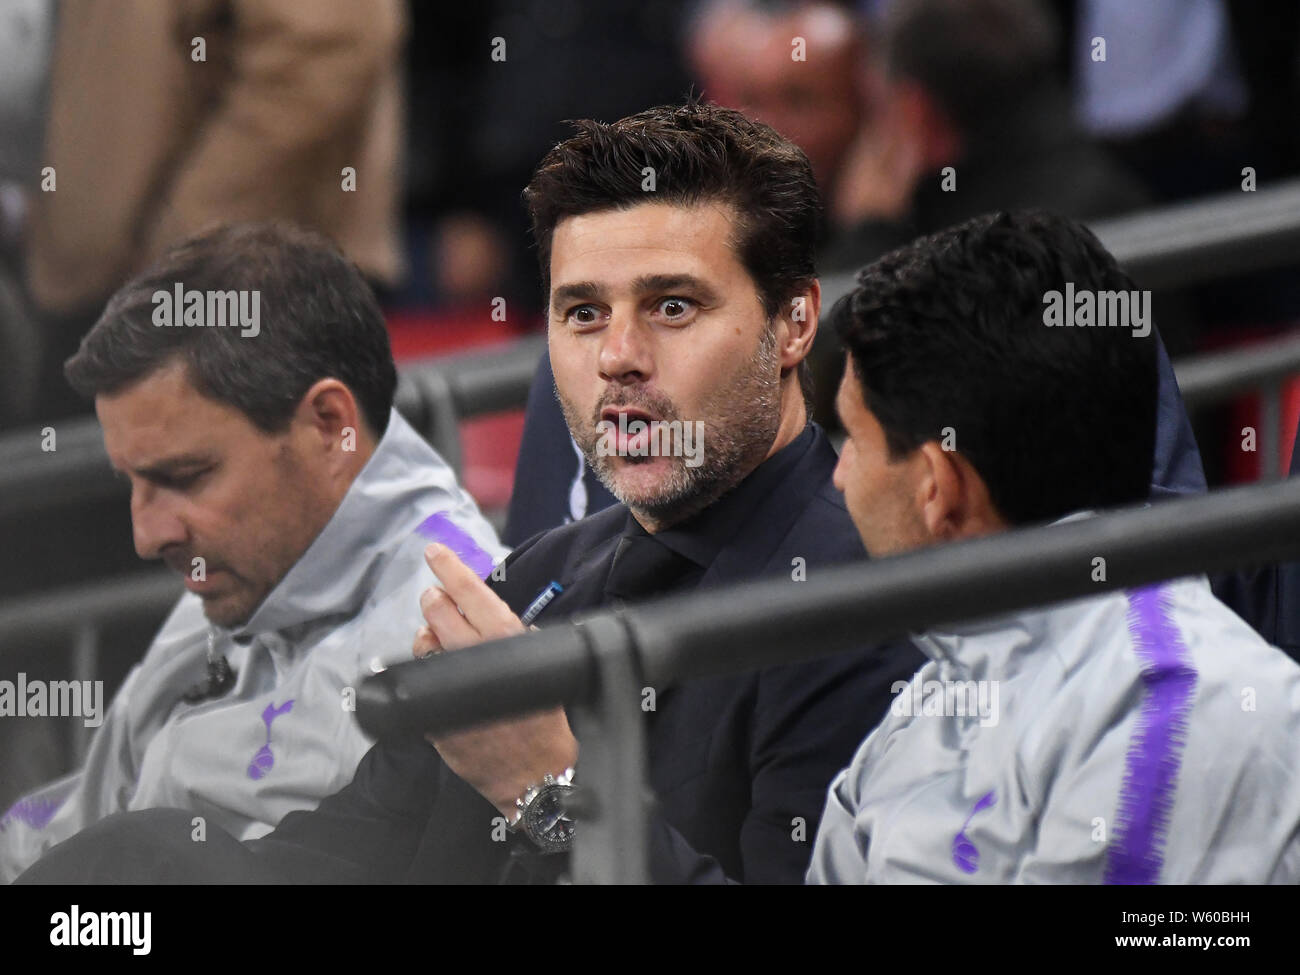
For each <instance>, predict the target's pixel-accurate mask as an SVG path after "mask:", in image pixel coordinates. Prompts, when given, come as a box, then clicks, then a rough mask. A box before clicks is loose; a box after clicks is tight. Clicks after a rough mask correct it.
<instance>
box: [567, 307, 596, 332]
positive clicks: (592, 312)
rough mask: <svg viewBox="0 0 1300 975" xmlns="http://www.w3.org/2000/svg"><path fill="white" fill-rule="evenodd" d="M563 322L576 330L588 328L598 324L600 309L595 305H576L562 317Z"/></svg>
mask: <svg viewBox="0 0 1300 975" xmlns="http://www.w3.org/2000/svg"><path fill="white" fill-rule="evenodd" d="M564 317H565V321H567V322H568V323H569V324H570V325H574V326H576V327H578V328H590V327H591V326H593V325H599V324H600V309H599V308H597V307H596V306H595V305H577V306H575V307H573V308H570V309H569V311H568V313H567V314H566V315H565V316H564Z"/></svg>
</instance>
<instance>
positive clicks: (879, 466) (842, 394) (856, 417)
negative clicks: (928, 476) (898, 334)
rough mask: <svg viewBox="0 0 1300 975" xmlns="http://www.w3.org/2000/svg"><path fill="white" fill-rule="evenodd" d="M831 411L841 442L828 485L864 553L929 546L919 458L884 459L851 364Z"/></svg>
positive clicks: (880, 435) (881, 432) (877, 428)
mask: <svg viewBox="0 0 1300 975" xmlns="http://www.w3.org/2000/svg"><path fill="white" fill-rule="evenodd" d="M835 407H836V411H837V412H838V413H839V416H840V422H842V423H843V424H844V432H845V433H846V434H847V439H846V440H845V441H844V446H843V447H842V448H841V449H840V460H839V463H838V464H836V465H835V477H834V483H835V486H836V487H837V488H838V489H839V490H840V492H841V493H842V494H843V495H844V503H845V504H846V505H847V506H848V509H849V517H850V518H852V519H853V525H854V527H855V528H857V530H858V534H859V535H860V536H862V544H863V545H864V546H865V547H866V549H867V553H868V554H869V555H871V556H872V557H874V558H879V557H880V556H883V555H895V554H898V553H899V552H906V551H908V550H909V549H913V548H919V547H920V546H922V545H926V544H929V543H930V542H932V541H934V539H933V538H932V537H931V535H930V533H929V532H928V531H927V529H926V523H925V519H924V517H923V516H922V514H921V505H922V504H923V501H924V499H923V497H922V492H923V490H924V486H923V478H924V476H925V473H926V472H925V465H924V464H923V463H921V461H922V458H921V457H920V452H919V451H914V452H913V453H912V454H911V455H909V456H906V457H901V458H899V459H897V460H891V459H890V457H889V445H888V444H887V442H886V440H885V428H884V427H882V426H881V425H880V421H879V420H877V419H876V417H875V414H874V413H872V412H871V410H870V409H868V408H867V405H866V401H865V399H864V397H863V395H862V385H861V383H859V382H858V378H857V374H856V373H855V372H854V370H853V362H852V360H849V362H848V363H847V364H846V366H845V370H844V378H843V380H842V381H841V382H840V390H839V394H838V396H837V397H836V400H835Z"/></svg>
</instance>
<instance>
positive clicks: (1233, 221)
mask: <svg viewBox="0 0 1300 975" xmlns="http://www.w3.org/2000/svg"><path fill="white" fill-rule="evenodd" d="M1088 225H1089V226H1090V227H1091V229H1092V231H1093V233H1095V234H1096V235H1097V237H1098V239H1099V240H1100V241H1101V242H1102V244H1104V245H1105V246H1106V249H1107V250H1109V251H1110V252H1111V253H1112V254H1114V255H1115V259H1116V260H1117V261H1119V263H1120V264H1121V265H1122V266H1123V267H1124V269H1125V270H1126V271H1127V272H1128V273H1129V275H1130V276H1131V277H1132V278H1133V280H1134V281H1135V282H1136V283H1137V284H1138V286H1139V287H1142V288H1175V287H1179V286H1182V285H1187V284H1199V283H1201V282H1204V281H1214V280H1220V279H1223V278H1227V277H1232V276H1233V275H1235V274H1242V273H1245V272H1249V271H1264V270H1270V269H1272V268H1277V267H1284V266H1287V265H1291V264H1296V263H1300V259H1298V258H1297V254H1300V179H1291V180H1286V181H1284V182H1279V183H1278V184H1276V185H1275V186H1270V187H1266V188H1264V189H1260V190H1256V191H1254V192H1249V193H1247V192H1231V193H1223V194H1220V195H1217V196H1212V197H1207V198H1203V199H1199V200H1192V201H1188V202H1185V203H1176V204H1173V205H1171V206H1165V207H1160V208H1158V209H1150V210H1140V211H1138V212H1137V213H1133V214H1129V215H1127V216H1123V217H1113V218H1110V219H1107V220H1097V221H1088ZM864 263H866V262H865V261H864ZM853 278H854V275H853V274H834V275H826V276H825V277H823V278H822V282H821V284H822V303H823V305H824V306H826V307H830V305H831V304H832V303H833V302H835V301H836V300H837V299H838V298H839V297H840V296H841V295H844V294H846V293H847V292H848V291H850V290H851V289H852V288H853V285H854V281H853Z"/></svg>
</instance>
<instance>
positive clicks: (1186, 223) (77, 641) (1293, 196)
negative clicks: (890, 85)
mask: <svg viewBox="0 0 1300 975" xmlns="http://www.w3.org/2000/svg"><path fill="white" fill-rule="evenodd" d="M1093 229H1094V230H1095V231H1096V232H1097V234H1098V236H1099V237H1100V238H1101V239H1102V241H1103V242H1104V243H1105V244H1106V245H1107V246H1108V247H1109V248H1110V249H1111V250H1112V252H1113V253H1115V255H1116V256H1117V257H1118V258H1119V259H1120V260H1121V262H1122V263H1124V264H1125V266H1126V268H1127V269H1128V270H1129V271H1130V272H1131V273H1132V274H1133V275H1134V277H1135V278H1138V279H1139V280H1141V282H1142V283H1143V285H1144V286H1148V287H1151V286H1157V287H1163V286H1170V285H1177V284H1181V283H1186V282H1188V281H1192V280H1198V281H1199V280H1207V279H1210V278H1215V277H1222V276H1225V275H1230V274H1233V273H1237V272H1240V271H1242V270H1259V269H1263V268H1269V267H1276V266H1279V265H1283V264H1286V263H1290V262H1293V261H1294V260H1295V254H1296V253H1300V250H1297V245H1298V244H1300V180H1296V181H1291V182H1288V183H1285V184H1279V185H1278V186H1277V187H1274V188H1270V189H1265V190H1260V191H1259V192H1257V193H1241V194H1226V195H1224V196H1223V197H1219V198H1214V199H1210V200H1205V201H1200V202H1197V203H1192V204H1181V205H1178V206H1173V207H1167V208H1163V209H1160V210H1155V211H1150V212H1144V213H1140V214H1136V215H1133V216H1130V217H1125V218H1122V219H1118V220H1112V221H1107V222H1101V223H1097V224H1095V225H1094V227H1093ZM822 285H823V293H824V294H825V295H826V303H827V305H828V306H829V304H830V303H831V302H833V300H834V299H835V298H836V297H838V295H839V294H841V293H843V292H844V291H846V290H848V289H849V288H851V287H852V286H853V281H852V276H851V275H839V276H834V277H831V276H828V277H826V278H824V279H823V281H822ZM544 346H545V341H544V339H543V338H542V337H541V336H535V337H530V338H526V339H523V340H520V341H517V342H514V343H512V344H511V345H510V346H508V347H506V348H504V349H494V350H489V351H477V352H470V353H464V354H459V355H455V356H449V357H443V358H436V359H429V360H424V361H420V362H415V363H410V364H407V365H405V366H403V368H402V369H401V372H400V379H399V386H398V391H397V398H396V405H397V408H398V409H399V411H401V412H402V413H403V415H404V416H406V417H407V418H408V419H409V420H410V421H411V423H412V425H413V426H415V428H416V429H417V430H419V431H420V432H421V433H422V434H423V435H424V436H425V437H426V438H428V439H429V441H430V442H431V443H432V444H433V445H434V447H435V448H436V449H437V450H438V451H439V453H441V454H442V455H443V457H444V458H445V459H446V460H447V461H448V463H450V464H452V466H453V467H455V468H456V469H457V470H459V465H460V459H461V450H460V435H459V429H458V423H459V421H460V420H461V419H464V418H467V417H471V416H475V415H479V414H483V413H489V412H494V411H497V410H503V409H509V408H512V407H518V406H521V405H522V404H523V403H524V401H525V399H526V397H527V392H528V388H529V384H530V382H531V380H532V376H533V373H534V371H535V368H536V363H537V360H538V357H539V356H540V354H541V352H542V350H543V348H544ZM1175 366H1176V372H1177V375H1178V380H1179V384H1180V386H1181V389H1182V393H1183V398H1184V401H1185V402H1186V403H1187V405H1188V408H1189V409H1196V408H1199V407H1201V406H1204V405H1207V404H1210V403H1213V402H1217V401H1220V400H1223V399H1226V398H1228V397H1230V396H1233V395H1236V394H1237V393H1239V392H1242V391H1245V390H1248V389H1252V388H1260V389H1261V390H1262V392H1263V394H1264V416H1263V418H1262V420H1261V430H1260V437H1259V446H1260V450H1261V452H1262V453H1263V454H1264V463H1265V471H1264V473H1265V475H1266V476H1271V475H1273V474H1276V466H1277V461H1276V458H1277V456H1278V454H1279V450H1278V446H1279V443H1280V436H1281V431H1280V429H1279V427H1280V423H1279V420H1278V416H1279V409H1278V394H1277V391H1278V388H1279V385H1280V383H1281V382H1282V381H1283V380H1284V379H1285V378H1286V377H1287V376H1289V375H1292V374H1296V373H1300V334H1297V335H1293V336H1289V337H1286V338H1284V339H1281V340H1274V341H1270V342H1266V343H1261V344H1259V345H1258V346H1252V347H1251V348H1249V349H1244V350H1232V351H1227V352H1220V353H1215V354H1213V355H1206V356H1198V357H1195V358H1192V359H1185V360H1180V361H1179V362H1178V363H1176V364H1175ZM55 427H56V435H57V445H58V449H57V450H56V451H53V452H46V451H44V450H42V449H41V441H42V439H43V438H42V435H41V427H39V426H38V427H35V428H32V429H30V430H27V431H19V432H16V433H9V434H6V435H4V436H0V517H19V516H24V515H35V514H38V513H39V512H42V511H47V510H50V509H52V508H55V507H58V506H62V505H69V504H79V503H83V504H84V503H88V502H91V501H94V500H101V499H106V498H113V497H121V498H123V499H124V498H125V496H126V489H125V486H124V485H123V484H122V483H121V482H119V481H118V480H116V479H115V478H113V477H112V475H111V471H110V469H109V466H108V463H107V456H106V455H105V453H104V448H103V444H102V440H101V436H100V431H99V428H98V424H97V423H96V421H95V420H94V418H93V417H87V418H85V419H81V420H71V421H60V422H58V423H57V424H55ZM1270 464H1271V466H1269V465H1270ZM1166 504H1173V502H1166ZM1162 507H1163V506H1162ZM179 592H180V589H179V587H178V586H177V585H176V583H175V581H174V580H172V579H171V578H170V577H168V576H167V575H165V574H163V573H139V574H137V575H133V576H131V577H130V578H123V579H118V580H110V581H106V582H103V583H95V584H88V585H84V586H78V587H74V588H69V589H63V590H59V591H57V592H53V593H48V594H41V595H36V596H24V597H20V598H15V599H11V600H8V601H5V602H3V603H0V647H4V646H11V645H14V644H13V642H11V641H24V642H26V641H33V640H37V639H50V638H66V639H69V640H71V641H72V643H73V646H74V660H76V661H79V663H77V664H76V666H77V667H78V668H79V670H82V669H84V670H90V669H93V666H94V658H95V656H96V654H97V650H98V646H99V641H100V638H101V633H102V630H103V627H105V626H108V625H111V622H112V621H113V620H116V619H131V620H134V619H140V618H147V617H155V618H161V616H162V615H163V614H164V613H165V612H166V609H167V607H168V606H169V605H170V604H171V602H172V601H173V600H174V599H175V597H176V595H178V594H179ZM608 666H609V667H611V668H613V671H614V672H617V671H618V668H619V667H620V666H621V664H620V663H619V661H618V660H617V659H612V660H611V662H610V663H609V664H608ZM611 679H612V678H611ZM623 732H624V733H627V734H634V733H635V729H631V728H625V729H623ZM590 761H592V758H591V754H590V750H588V753H587V754H586V755H585V757H584V769H586V768H589V767H590V765H589V762H590ZM629 815H633V813H632V812H630V811H629ZM631 821H632V820H629V822H631ZM589 835H590V834H589Z"/></svg>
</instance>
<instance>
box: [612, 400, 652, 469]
mask: <svg viewBox="0 0 1300 975" xmlns="http://www.w3.org/2000/svg"><path fill="white" fill-rule="evenodd" d="M600 419H601V424H602V425H603V426H604V429H603V431H602V435H603V436H604V437H606V438H608V439H607V443H609V444H610V445H611V446H612V447H613V450H612V451H611V452H612V453H613V454H615V455H616V456H619V457H634V458H644V457H647V456H648V455H649V453H650V451H649V447H650V435H651V425H652V424H654V423H656V422H657V420H656V418H655V417H653V416H651V415H650V414H649V413H647V412H645V410H639V409H637V408H635V407H628V406H607V407H605V409H603V410H601V412H600Z"/></svg>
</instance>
